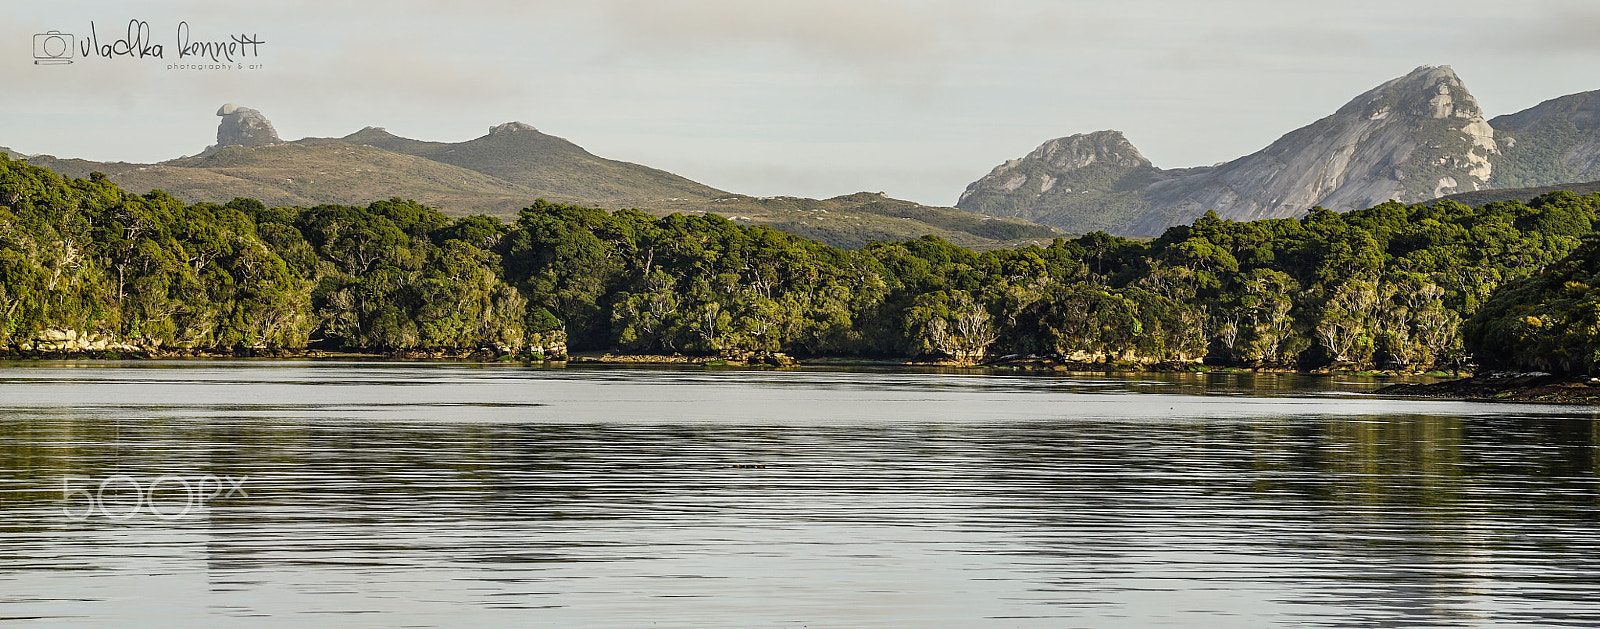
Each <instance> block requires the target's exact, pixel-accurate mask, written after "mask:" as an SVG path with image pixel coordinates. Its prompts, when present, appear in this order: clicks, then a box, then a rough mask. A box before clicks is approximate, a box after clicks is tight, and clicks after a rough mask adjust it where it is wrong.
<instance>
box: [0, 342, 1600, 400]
mask: <svg viewBox="0 0 1600 629" xmlns="http://www.w3.org/2000/svg"><path fill="white" fill-rule="evenodd" d="M230 359H234V360H241V359H242V360H257V359H260V360H274V359H276V360H285V359H287V360H354V361H374V362H383V361H405V362H410V361H448V362H474V363H488V364H508V363H556V364H570V365H637V366H684V367H743V368H752V369H773V368H794V367H905V368H937V369H974V370H1015V371H1033V372H1063V373H1241V374H1251V373H1260V374H1292V375H1304V376H1315V375H1359V376H1372V377H1430V378H1436V379H1449V378H1469V377H1470V376H1471V375H1472V374H1471V373H1470V372H1443V371H1426V372H1422V371H1396V370H1385V369H1359V368H1354V367H1350V368H1337V367H1332V366H1328V367H1320V368H1316V369H1294V368H1290V367H1279V366H1256V367H1250V366H1228V365H1206V364H1203V363H1198V362H1178V361H1166V362H1078V361H1062V360H1056V359H1049V358H1037V357H1028V358H1015V359H1012V358H1009V357H1008V358H1002V359H996V360H989V361H983V362H976V363H974V362H963V361H956V360H948V359H918V358H892V357H871V356H806V357H803V358H795V357H792V356H789V355H788V354H784V353H781V352H751V353H744V354H733V355H726V354H725V355H694V354H629V353H618V352H607V351H585V352H574V353H572V354H570V355H564V356H554V357H544V356H542V355H537V354H503V353H499V352H495V351H493V350H487V349H480V350H472V351H467V350H405V351H394V352H382V351H347V350H322V349H264V348H251V349H240V350H233V351H209V350H148V349H141V350H135V351H117V350H84V351H69V352H60V351H21V350H16V349H12V348H8V349H6V350H0V363H3V362H25V361H40V360H48V361H55V360H66V361H142V360H230ZM1433 384H1442V383H1433ZM1429 386H1432V385H1429ZM1597 391H1600V389H1597Z"/></svg>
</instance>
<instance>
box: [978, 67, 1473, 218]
mask: <svg viewBox="0 0 1600 629" xmlns="http://www.w3.org/2000/svg"><path fill="white" fill-rule="evenodd" d="M1499 152H1500V149H1499V146H1498V145H1497V144H1496V142H1495V135H1494V129H1493V128H1491V127H1490V126H1489V123H1488V122H1486V121H1485V120H1484V118H1483V112H1482V111H1480V110H1479V109H1478V103H1477V100H1476V99H1474V98H1473V97H1472V94H1471V93H1469V92H1468V91H1467V89H1466V86H1464V85H1463V84H1462V82H1461V79H1460V78H1458V77H1456V75H1455V72H1454V71H1452V70H1451V69H1450V67H1449V66H1437V67H1432V66H1423V67H1420V68H1417V69H1416V70H1413V71H1412V72H1411V73H1410V74H1407V75H1405V76H1403V77H1400V78H1397V79H1394V80H1392V81H1389V82H1387V83H1384V84H1383V85H1379V86H1378V87H1376V88H1373V89H1372V90H1370V91H1368V92H1367V93H1365V94H1362V95H1360V96H1357V97H1356V98H1355V99H1354V100H1352V101H1350V102H1349V103H1348V104H1346V105H1345V106H1343V107H1341V108H1339V110H1338V111H1337V112H1335V113H1334V114H1333V115H1331V116H1328V117H1326V118H1323V119H1321V120H1318V121H1316V122H1314V123H1312V124H1310V125H1307V126H1305V127H1302V128H1300V129H1297V130H1295V131H1292V132H1290V133H1289V134H1287V135H1284V136H1283V137H1282V138H1279V139H1278V140H1277V141H1276V142H1273V143H1272V144H1271V145H1270V146H1268V147H1266V148H1264V149H1262V150H1260V151H1257V152H1255V153H1252V154H1250V155H1246V156H1244V157H1241V158H1239V159H1236V160H1233V161H1230V162H1226V163H1222V164H1218V165H1216V166H1210V167H1201V168H1188V169H1179V170H1162V169H1159V168H1155V167H1154V166H1151V165H1150V163H1149V161H1148V160H1145V159H1144V158H1143V156H1141V155H1139V153H1138V151H1137V150H1136V149H1134V148H1133V146H1132V145H1131V144H1129V143H1128V142H1127V140H1126V139H1124V138H1123V137H1122V134H1121V133H1117V132H1115V131H1101V132H1097V133H1092V134H1088V135H1081V136H1071V137H1068V138H1061V139H1059V140H1051V141H1050V142H1046V143H1045V144H1044V145H1043V146H1040V147H1039V148H1038V149H1037V150H1035V151H1034V152H1033V153H1030V154H1029V155H1027V156H1025V157H1023V158H1021V159H1019V160H1013V161H1011V162H1007V163H1006V164H1002V165H1001V166H1000V167H998V168H996V169H995V170H994V171H993V172H991V173H989V175H987V176H985V177H984V178H982V179H979V180H978V181H977V182H974V183H973V184H972V185H971V186H969V187H968V188H967V191H966V193H964V194H963V195H962V197H961V201H959V202H958V203H957V204H956V207H959V208H962V209H966V210H970V211H975V212H982V213H986V214H991V215H1000V216H1020V217H1023V218H1028V219H1031V220H1035V221H1038V222H1042V223H1044V224H1047V225H1052V226H1055V227H1060V228H1062V229H1066V230H1069V231H1075V232H1086V231H1091V230H1103V231H1107V232H1111V233H1114V234H1123V235H1155V234H1159V233H1161V232H1162V231H1164V230H1165V229H1166V228H1167V227H1170V226H1172V225H1179V224H1186V223H1189V222H1192V221H1193V220H1194V219H1195V218H1198V217H1199V216H1201V215H1203V214H1205V213H1206V212H1207V211H1215V212H1216V213H1217V214H1218V215H1220V216H1221V217H1223V218H1229V219H1236V220H1253V219H1260V218H1286V217H1293V216H1299V215H1302V214H1304V213H1305V212H1306V211H1307V210H1309V209H1310V208H1312V207H1313V206H1318V205H1320V206H1323V207H1327V208H1329V209H1333V210H1352V209H1358V208H1365V207H1370V206H1373V205H1377V204H1379V203H1382V202H1384V201H1389V200H1391V199H1393V200H1399V201H1404V202H1408V203H1412V202H1418V201H1425V200H1429V199H1434V198H1437V197H1439V196H1442V195H1447V194H1453V193H1457V192H1467V191H1472V190H1480V189H1484V188H1487V187H1488V185H1489V180H1490V178H1491V177H1492V175H1493V169H1494V159H1495V158H1496V157H1497V156H1498V155H1499ZM1068 188H1070V189H1071V192H1068V191H1067V189H1068Z"/></svg>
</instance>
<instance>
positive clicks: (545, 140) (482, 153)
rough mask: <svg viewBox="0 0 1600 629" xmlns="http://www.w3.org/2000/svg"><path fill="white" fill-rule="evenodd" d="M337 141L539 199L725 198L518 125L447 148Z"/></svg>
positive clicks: (381, 133)
mask: <svg viewBox="0 0 1600 629" xmlns="http://www.w3.org/2000/svg"><path fill="white" fill-rule="evenodd" d="M342 139H343V140H344V141H346V142H349V143H352V144H364V145H367V146H374V147H378V148H381V149H384V150H387V151H393V152H396V153H403V154H406V155H415V156H417V157H424V158H427V159H431V160H434V161H437V162H443V163H446V164H451V165H455V166H460V167H462V168H466V169H468V170H475V171H477V172H480V173H484V174H487V175H492V176H495V177H499V178H500V179H504V180H506V181H509V182H512V183H515V184H520V185H522V186H526V187H527V188H529V189H531V190H534V191H536V192H537V193H538V194H540V195H545V196H554V197H562V198H571V199H592V200H606V201H639V200H648V199H670V198H688V199H710V198H713V197H718V196H723V195H726V194H728V193H726V192H723V191H721V190H718V189H716V188H712V187H710V186H707V185H704V184H701V183H697V182H694V181H690V180H688V179H685V178H683V177H680V176H678V175H674V174H672V173H669V172H667V171H664V170H658V169H655V168H650V167H648V166H640V165H638V164H633V163H629V162H621V161H617V160H611V159H606V158H603V157H598V156H596V155H594V154H593V153H590V152H589V151H586V150H584V149H583V147H581V146H578V145H576V144H573V143H572V142H568V141H567V140H565V139H562V138H558V137H556V136H553V135H547V134H544V133H540V132H539V130H538V129H535V128H533V127H532V126H529V125H526V124H523V123H520V122H508V123H505V124H502V125H497V126H495V127H492V128H490V129H489V134H488V135H485V136H483V137H480V138H476V139H472V140H468V141H466V142H457V143H453V144H452V143H444V142H424V141H420V140H412V139H410V138H402V137H399V136H396V135H394V134H391V133H389V132H388V131H385V130H383V129H380V128H377V127H367V128H365V129H362V130H360V131H357V132H355V133H352V134H350V135H347V136H345V137H344V138H342Z"/></svg>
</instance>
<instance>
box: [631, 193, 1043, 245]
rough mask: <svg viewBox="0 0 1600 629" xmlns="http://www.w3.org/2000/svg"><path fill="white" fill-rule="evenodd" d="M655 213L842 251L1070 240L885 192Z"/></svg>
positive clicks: (743, 200) (724, 201)
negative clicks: (725, 221) (903, 244)
mask: <svg viewBox="0 0 1600 629" xmlns="http://www.w3.org/2000/svg"><path fill="white" fill-rule="evenodd" d="M651 211H652V212H654V213H657V214H666V213H670V212H709V213H712V214H719V215H722V216H726V217H728V218H731V219H733V220H734V221H738V222H748V223H759V224H762V225H771V226H772V227H774V228H776V229H779V230H782V231H786V232H789V233H791V234H796V235H799V236H804V237H806V238H811V239H814V240H820V241H822V242H825V243H828V244H830V245H833V246H835V247H839V248H842V249H859V248H861V247H863V246H866V245H867V243H869V242H872V241H875V240H877V241H894V240H908V239H912V238H919V237H921V236H925V235H929V234H932V235H934V236H938V237H940V238H943V239H945V240H948V241H950V242H952V243H955V244H957V245H961V246H963V247H968V248H972V249H979V250H985V249H997V248H1011V247H1018V246H1023V245H1027V244H1038V245H1041V246H1042V245H1048V244H1049V243H1050V241H1051V240H1054V239H1055V238H1058V237H1063V236H1067V235H1068V234H1067V233H1066V232H1063V231H1061V230H1058V229H1055V228H1052V227H1046V226H1044V225H1040V224H1037V223H1030V222H1028V221H1024V220H1020V219H1016V218H995V217H991V216H978V215H975V214H972V213H970V212H964V211H962V210H958V209H956V208H949V207H930V206H926V205H921V204H917V203H913V202H911V201H902V200H900V199H892V198H889V197H888V196H886V195H884V194H883V193H881V192H857V193H855V194H848V195H844V196H838V197H833V198H831V199H807V198H801V197H749V196H744V195H737V194H734V195H727V196H723V197H719V198H716V199H711V200H709V201H689V200H680V201H676V202H669V203H665V204H661V205H658V206H656V207H655V208H651Z"/></svg>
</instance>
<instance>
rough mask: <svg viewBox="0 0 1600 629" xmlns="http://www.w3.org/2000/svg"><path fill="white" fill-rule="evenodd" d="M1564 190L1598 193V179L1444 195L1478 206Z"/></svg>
mask: <svg viewBox="0 0 1600 629" xmlns="http://www.w3.org/2000/svg"><path fill="white" fill-rule="evenodd" d="M1560 190H1566V191H1568V192H1574V193H1577V194H1595V193H1600V181H1591V182H1588V183H1565V184H1560V185H1554V186H1540V187H1537V188H1504V189H1495V190H1479V191H1477V192H1461V193H1458V194H1452V195H1449V196H1446V197H1443V198H1445V199H1449V200H1451V201H1455V202H1456V203H1460V204H1462V205H1470V206H1478V205H1485V204H1488V203H1498V202H1501V201H1521V202H1524V203H1526V202H1528V201H1531V200H1533V199H1537V198H1539V197H1542V196H1544V195H1547V194H1550V193H1552V192H1556V191H1560Z"/></svg>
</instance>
